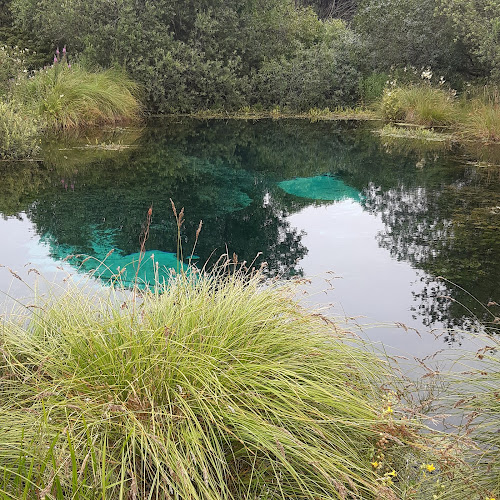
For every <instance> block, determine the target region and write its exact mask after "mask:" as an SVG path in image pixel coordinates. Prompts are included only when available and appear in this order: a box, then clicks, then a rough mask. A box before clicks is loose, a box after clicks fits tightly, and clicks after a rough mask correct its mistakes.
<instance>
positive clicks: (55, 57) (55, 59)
mask: <svg viewBox="0 0 500 500" xmlns="http://www.w3.org/2000/svg"><path fill="white" fill-rule="evenodd" d="M54 64H57V56H54Z"/></svg>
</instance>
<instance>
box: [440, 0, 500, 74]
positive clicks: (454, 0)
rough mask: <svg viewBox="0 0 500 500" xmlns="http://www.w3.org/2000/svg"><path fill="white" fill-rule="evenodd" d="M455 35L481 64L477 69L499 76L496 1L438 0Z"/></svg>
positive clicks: (499, 16)
mask: <svg viewBox="0 0 500 500" xmlns="http://www.w3.org/2000/svg"><path fill="white" fill-rule="evenodd" d="M438 6H439V12H442V13H443V15H445V16H446V17H447V19H450V20H451V23H452V25H453V28H454V30H455V33H456V34H457V35H458V37H457V38H459V39H460V40H461V42H462V43H463V45H464V46H465V47H467V48H468V50H469V52H470V53H471V54H473V55H474V56H475V57H477V58H478V60H479V62H480V63H481V67H480V68H479V70H480V71H481V72H484V73H485V74H487V73H491V74H492V75H493V77H494V78H496V79H498V78H499V77H500V43H499V42H500V38H499V34H500V3H499V2H497V1H488V0H438Z"/></svg>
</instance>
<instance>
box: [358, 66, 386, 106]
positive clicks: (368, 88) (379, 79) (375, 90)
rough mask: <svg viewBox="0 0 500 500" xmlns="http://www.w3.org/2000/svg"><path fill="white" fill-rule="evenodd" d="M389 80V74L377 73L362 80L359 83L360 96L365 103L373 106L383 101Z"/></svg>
mask: <svg viewBox="0 0 500 500" xmlns="http://www.w3.org/2000/svg"><path fill="white" fill-rule="evenodd" d="M388 79H389V75H388V74H387V73H376V72H373V73H372V74H371V75H368V76H365V77H363V78H361V80H360V82H359V94H360V96H361V100H362V101H363V103H364V104H372V103H374V102H376V101H378V100H379V99H381V98H382V96H383V94H384V88H385V85H386V83H387V80H388Z"/></svg>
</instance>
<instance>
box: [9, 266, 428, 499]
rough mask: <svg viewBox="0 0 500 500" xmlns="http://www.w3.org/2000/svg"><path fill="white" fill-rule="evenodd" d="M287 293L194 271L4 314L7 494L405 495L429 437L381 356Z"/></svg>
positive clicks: (255, 280)
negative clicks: (404, 485) (393, 388)
mask: <svg viewBox="0 0 500 500" xmlns="http://www.w3.org/2000/svg"><path fill="white" fill-rule="evenodd" d="M293 293H294V290H292V289H287V288H283V287H278V286H277V285H272V284H269V283H268V284H266V286H264V285H263V283H262V281H261V277H260V276H259V275H253V276H244V275H242V274H241V273H239V272H236V273H231V274H230V275H227V274H223V273H221V274H204V273H201V274H194V273H192V274H191V275H190V276H187V275H178V276H177V277H175V278H173V279H172V281H171V283H170V284H169V286H168V288H166V289H164V290H161V293H160V292H159V291H156V292H151V293H149V292H148V293H145V294H144V295H143V296H142V298H141V300H140V303H134V302H133V299H132V298H131V296H130V294H128V295H127V293H126V292H116V293H114V292H109V296H100V298H98V297H96V296H95V294H94V295H87V294H85V293H84V292H82V290H81V289H78V290H72V291H71V290H70V291H68V292H67V293H66V294H65V295H63V296H62V297H60V298H58V299H57V300H53V301H47V302H45V303H39V304H37V307H31V313H30V314H29V315H28V316H21V317H20V318H17V319H15V318H13V319H11V320H10V321H8V322H4V323H3V324H2V326H1V335H0V378H1V380H2V383H1V385H0V492H1V493H0V495H3V497H2V498H12V499H14V498H15V499H20V498H26V499H28V498H57V499H63V498H75V499H78V498H80V499H97V498H100V499H105V498H106V499H108V498H109V499H114V498H116V499H125V498H126V499H147V498H161V499H179V500H180V499H182V500H187V499H204V500H212V499H213V500H219V499H235V500H236V499H310V500H313V499H314V500H317V499H332V498H337V499H347V498H357V499H365V500H369V499H381V498H384V499H397V498H400V496H399V493H398V491H399V488H400V487H399V482H398V481H399V479H398V475H397V474H398V473H399V470H400V468H401V469H405V468H407V464H408V457H409V456H413V457H414V458H415V457H416V456H418V454H419V453H420V451H421V449H422V447H423V446H424V440H423V438H422V437H420V436H418V434H417V430H418V424H417V423H415V422H414V421H413V420H412V419H410V418H408V417H407V416H406V415H405V411H404V410H403V409H402V408H399V407H398V403H397V398H396V397H395V396H394V395H393V394H392V393H388V392H387V391H386V390H384V389H383V388H382V386H383V384H384V383H387V384H391V381H392V375H391V374H390V370H389V367H388V365H387V364H386V363H384V362H382V361H380V360H379V359H377V358H376V357H375V356H374V355H372V354H370V353H369V352H368V351H367V350H366V349H363V348H362V346H360V345H357V343H356V341H355V339H353V338H351V337H349V338H348V339H347V338H346V337H345V334H344V333H343V332H341V331H339V330H337V329H336V328H335V326H334V325H332V324H330V322H329V321H328V320H326V319H324V318H322V317H321V316H320V315H318V314H313V313H310V312H307V311H304V310H302V309H301V308H300V306H299V305H298V304H297V303H296V302H295V301H294V300H293V299H292V295H293ZM417 445H418V446H417ZM419 450H420V451H419ZM407 498H409V497H407Z"/></svg>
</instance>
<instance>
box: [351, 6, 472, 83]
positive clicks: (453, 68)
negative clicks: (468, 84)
mask: <svg viewBox="0 0 500 500" xmlns="http://www.w3.org/2000/svg"><path fill="white" fill-rule="evenodd" d="M436 7H437V0H408V1H405V2H402V1H401V0H363V1H362V2H360V5H359V8H358V11H357V13H356V16H355V18H354V26H355V28H356V30H357V31H358V33H360V35H361V37H362V38H363V39H364V40H365V42H366V44H367V48H368V52H367V62H368V63H369V64H370V66H371V67H372V68H374V69H377V70H382V71H387V70H389V69H391V67H394V66H401V67H404V66H410V65H413V66H416V67H418V68H421V67H427V66H430V67H431V68H433V69H434V70H436V71H439V72H440V73H441V74H444V75H445V76H446V77H447V79H450V78H451V77H452V76H453V75H455V74H456V73H466V74H467V73H468V72H470V71H473V70H474V64H473V61H472V60H471V57H470V53H468V51H467V50H466V49H465V47H464V46H463V44H462V43H461V42H460V41H457V40H456V38H457V37H456V29H455V28H454V27H453V24H452V22H451V21H450V20H449V18H448V17H447V16H445V15H443V14H439V13H436Z"/></svg>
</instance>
